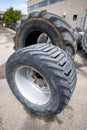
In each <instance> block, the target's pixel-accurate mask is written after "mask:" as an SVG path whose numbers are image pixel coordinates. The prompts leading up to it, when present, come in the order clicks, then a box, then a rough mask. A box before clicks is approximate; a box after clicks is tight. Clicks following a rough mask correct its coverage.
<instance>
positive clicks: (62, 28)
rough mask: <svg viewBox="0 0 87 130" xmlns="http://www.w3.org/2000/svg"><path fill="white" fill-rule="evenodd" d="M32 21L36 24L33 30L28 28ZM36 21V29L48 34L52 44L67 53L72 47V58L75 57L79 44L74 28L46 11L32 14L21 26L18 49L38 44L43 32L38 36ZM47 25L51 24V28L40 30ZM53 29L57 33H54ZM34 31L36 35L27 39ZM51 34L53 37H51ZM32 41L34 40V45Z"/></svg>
mask: <svg viewBox="0 0 87 130" xmlns="http://www.w3.org/2000/svg"><path fill="white" fill-rule="evenodd" d="M39 19H41V20H45V23H42V22H39ZM31 20H32V22H34V24H33V26H32V27H31V28H28V26H29V25H30V26H31V23H30V21H31ZM35 20H37V21H38V25H37V27H36V28H37V30H39V31H41V32H42V33H46V34H47V35H48V37H49V38H50V39H51V43H52V44H55V45H58V46H59V47H60V48H62V49H64V50H65V51H67V46H68V45H69V47H71V49H72V52H73V53H72V52H71V51H70V54H71V56H72V57H74V56H75V54H76V51H77V44H76V40H75V37H74V32H73V30H72V28H71V27H70V26H69V25H68V24H67V23H66V22H65V21H64V20H63V19H62V18H61V17H59V16H57V15H55V14H51V13H48V12H46V11H42V12H33V13H30V15H29V19H28V20H27V21H26V22H25V23H23V24H22V25H21V27H20V28H19V30H18V32H17V34H16V40H15V43H16V45H15V46H16V49H19V48H22V47H24V46H28V45H31V44H32V43H37V39H38V37H39V35H40V34H41V32H40V33H38V34H36V31H35V24H36V21H35ZM46 23H49V24H50V26H48V27H47V26H46V27H45V28H44V29H42V28H40V27H41V26H45V24H46ZM27 24H28V26H27ZM52 28H53V30H55V31H56V32H55V31H53V32H52ZM32 29H33V31H35V33H33V34H32V37H31V36H30V38H29V37H28V38H26V35H28V34H29V33H30V31H32ZM26 32H27V34H26ZM50 32H51V34H52V35H53V36H52V35H50ZM56 33H57V35H56ZM54 35H55V36H54ZM32 38H33V39H32ZM26 39H28V41H27V43H26V42H25V41H26ZM30 39H32V43H31V40H30ZM58 39H59V40H58ZM43 43H44V41H43ZM71 49H70V50H71Z"/></svg>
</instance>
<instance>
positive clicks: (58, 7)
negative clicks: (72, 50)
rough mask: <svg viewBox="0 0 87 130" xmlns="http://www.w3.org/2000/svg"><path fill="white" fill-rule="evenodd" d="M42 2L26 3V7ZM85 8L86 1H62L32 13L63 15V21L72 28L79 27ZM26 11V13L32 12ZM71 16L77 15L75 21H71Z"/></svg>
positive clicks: (35, 0) (39, 0)
mask: <svg viewBox="0 0 87 130" xmlns="http://www.w3.org/2000/svg"><path fill="white" fill-rule="evenodd" d="M41 1H43V0H31V1H30V2H28V7H29V6H32V5H34V4H37V3H38V2H41ZM86 8H87V0H63V1H59V2H56V3H54V4H51V5H48V6H45V7H41V8H37V9H34V10H32V11H41V10H47V11H49V12H51V13H54V14H57V15H59V16H62V17H63V15H65V20H66V21H67V22H68V23H69V24H70V25H71V26H72V27H73V28H75V27H81V26H82V24H83V21H84V16H85V12H86ZM32 11H28V13H30V12H32ZM73 15H77V19H76V20H73Z"/></svg>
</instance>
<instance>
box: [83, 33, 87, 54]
mask: <svg viewBox="0 0 87 130" xmlns="http://www.w3.org/2000/svg"><path fill="white" fill-rule="evenodd" d="M82 49H83V51H84V52H85V54H86V55H87V32H85V35H84V36H83V38H82Z"/></svg>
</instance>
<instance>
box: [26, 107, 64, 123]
mask: <svg viewBox="0 0 87 130" xmlns="http://www.w3.org/2000/svg"><path fill="white" fill-rule="evenodd" d="M24 110H25V111H26V112H27V114H29V116H30V117H31V119H35V118H38V119H39V120H44V121H45V122H55V121H56V122H57V123H58V124H60V125H61V124H63V121H62V120H61V119H59V118H58V117H57V116H56V115H53V116H40V115H37V114H35V113H33V112H32V111H30V110H29V109H28V108H27V107H25V106H24Z"/></svg>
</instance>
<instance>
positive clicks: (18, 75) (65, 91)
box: [6, 11, 77, 116]
mask: <svg viewBox="0 0 87 130" xmlns="http://www.w3.org/2000/svg"><path fill="white" fill-rule="evenodd" d="M76 48H77V47H76V39H75V37H74V32H73V31H72V29H71V27H70V26H69V25H68V24H67V23H66V22H65V21H64V20H62V18H60V17H59V16H56V15H54V14H51V13H48V12H45V11H43V12H34V13H31V14H30V15H29V18H28V19H27V20H26V21H25V22H23V23H22V25H21V26H20V27H19V29H18V31H17V34H16V37H15V49H16V52H15V53H14V54H12V55H11V56H10V57H9V59H8V61H7V64H6V77H7V81H8V84H9V87H10V89H11V90H12V92H13V94H14V95H15V96H16V97H17V99H18V100H19V101H20V102H21V103H22V104H23V105H25V106H26V107H27V108H29V109H30V110H31V111H33V112H35V113H36V114H39V115H42V116H47V115H53V114H57V113H60V112H61V111H62V110H63V109H64V108H65V106H66V105H67V104H68V102H69V100H70V98H71V96H72V93H73V91H74V89H75V86H76V81H77V74H76V69H75V65H74V61H73V59H72V58H73V57H74V56H75V53H76Z"/></svg>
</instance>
